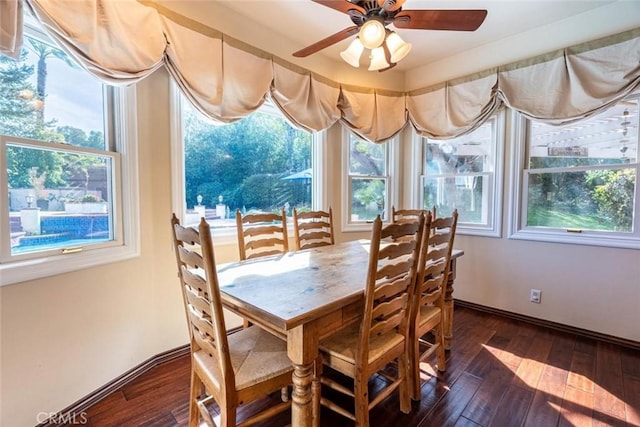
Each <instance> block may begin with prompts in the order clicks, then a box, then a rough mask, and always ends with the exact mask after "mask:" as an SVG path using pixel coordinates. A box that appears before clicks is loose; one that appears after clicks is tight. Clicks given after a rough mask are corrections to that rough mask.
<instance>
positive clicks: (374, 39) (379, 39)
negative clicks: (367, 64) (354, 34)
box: [359, 19, 387, 49]
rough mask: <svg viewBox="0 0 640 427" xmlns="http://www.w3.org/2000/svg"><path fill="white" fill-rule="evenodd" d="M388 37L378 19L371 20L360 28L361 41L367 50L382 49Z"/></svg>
mask: <svg viewBox="0 0 640 427" xmlns="http://www.w3.org/2000/svg"><path fill="white" fill-rule="evenodd" d="M386 35H387V34H386V29H385V28H384V25H383V24H382V22H380V21H378V20H377V19H369V20H367V22H365V23H364V24H363V25H362V27H360V33H359V37H360V41H361V42H362V45H363V46H364V47H366V48H367V49H375V48H377V47H380V46H381V45H382V43H383V42H384V38H385V36H386Z"/></svg>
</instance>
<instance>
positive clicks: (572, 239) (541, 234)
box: [509, 230, 640, 249]
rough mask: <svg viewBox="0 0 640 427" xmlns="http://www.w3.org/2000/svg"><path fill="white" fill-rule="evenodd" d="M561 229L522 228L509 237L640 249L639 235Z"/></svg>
mask: <svg viewBox="0 0 640 427" xmlns="http://www.w3.org/2000/svg"><path fill="white" fill-rule="evenodd" d="M561 233H562V232H561V231H546V232H545V231H531V230H520V231H516V232H513V233H511V235H510V236H509V239H516V240H533V241H538V242H549V243H566V244H572V245H587V246H602V247H609V248H623V249H640V239H639V238H637V237H624V236H619V235H618V236H602V235H597V234H593V233H589V234H573V233H571V234H569V233H568V232H567V234H561Z"/></svg>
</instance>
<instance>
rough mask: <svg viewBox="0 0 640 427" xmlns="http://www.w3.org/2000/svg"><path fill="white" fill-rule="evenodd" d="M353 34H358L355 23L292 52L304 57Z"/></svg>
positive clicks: (294, 54)
mask: <svg viewBox="0 0 640 427" xmlns="http://www.w3.org/2000/svg"><path fill="white" fill-rule="evenodd" d="M354 34H358V27H356V26H355V25H354V26H352V27H348V28H345V29H344V30H342V31H338V32H337V33H335V34H332V35H330V36H329V37H326V38H324V39H322V40H320V41H318V42H315V43H314V44H312V45H309V46H307V47H305V48H304V49H300V50H299V51H297V52H294V53H293V56H295V57H298V58H304V57H305V56H309V55H311V54H312V53H316V52H318V51H320V50H322V49H324V48H325V47H329V46H331V45H332V44H335V43H338V42H339V41H342V40H344V39H346V38H347V37H349V36H352V35H354Z"/></svg>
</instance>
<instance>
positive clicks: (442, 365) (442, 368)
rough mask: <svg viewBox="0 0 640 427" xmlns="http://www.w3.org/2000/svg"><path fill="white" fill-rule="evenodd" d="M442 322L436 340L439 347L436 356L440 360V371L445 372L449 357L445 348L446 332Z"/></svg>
mask: <svg viewBox="0 0 640 427" xmlns="http://www.w3.org/2000/svg"><path fill="white" fill-rule="evenodd" d="M442 328H443V326H442V324H440V325H438V328H437V330H436V342H437V343H438V348H437V349H436V357H437V362H438V371H440V372H444V371H446V370H447V358H446V354H445V349H444V333H443V329H442Z"/></svg>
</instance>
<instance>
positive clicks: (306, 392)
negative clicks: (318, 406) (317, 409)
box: [287, 325, 318, 427]
mask: <svg viewBox="0 0 640 427" xmlns="http://www.w3.org/2000/svg"><path fill="white" fill-rule="evenodd" d="M287 354H288V355H289V359H291V361H292V362H293V368H294V370H293V392H292V393H291V425H292V426H296V427H298V426H299V427H312V425H314V424H316V425H317V424H318V421H316V422H314V419H313V412H314V411H313V402H312V400H313V399H312V397H313V392H312V389H311V382H312V380H313V372H314V361H315V359H316V357H317V356H318V336H317V333H316V330H315V327H313V325H301V326H298V327H297V328H294V329H292V330H289V331H287Z"/></svg>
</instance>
